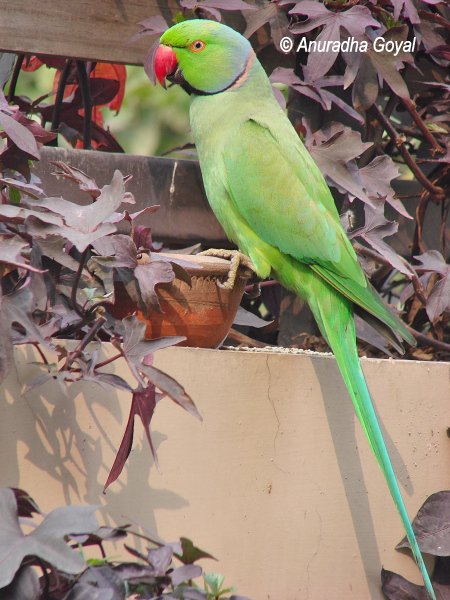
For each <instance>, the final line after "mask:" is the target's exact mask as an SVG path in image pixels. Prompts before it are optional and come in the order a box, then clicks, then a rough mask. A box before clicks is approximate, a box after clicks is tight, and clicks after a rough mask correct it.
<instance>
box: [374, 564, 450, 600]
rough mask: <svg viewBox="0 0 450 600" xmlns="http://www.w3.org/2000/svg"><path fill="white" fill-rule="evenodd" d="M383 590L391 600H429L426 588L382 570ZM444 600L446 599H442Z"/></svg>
mask: <svg viewBox="0 0 450 600" xmlns="http://www.w3.org/2000/svg"><path fill="white" fill-rule="evenodd" d="M381 586H382V587H381V589H382V590H383V593H384V594H385V595H386V597H387V598H388V599H389V600H428V599H429V596H428V593H427V591H426V590H425V586H421V585H416V584H415V583H411V582H410V581H408V580H407V579H405V578H404V577H402V576H401V575H397V573H393V572H392V571H386V570H385V569H382V570H381ZM442 600H444V597H442Z"/></svg>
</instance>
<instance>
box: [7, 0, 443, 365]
mask: <svg viewBox="0 0 450 600" xmlns="http://www.w3.org/2000/svg"><path fill="white" fill-rule="evenodd" d="M449 10H450V9H449V7H448V5H447V4H446V3H444V2H439V1H437V0H383V1H381V2H375V1H372V0H349V1H342V0H338V1H334V0H332V1H331V0H330V1H326V2H317V1H314V0H299V1H297V2H292V1H288V0H272V1H269V0H255V1H254V2H251V1H250V0H249V1H248V2H244V1H242V0H235V1H230V0H200V1H198V2H194V1H193V0H180V2H179V10H178V11H175V12H174V13H173V14H172V19H171V20H168V21H165V20H164V19H163V17H162V16H156V17H152V18H150V19H148V20H147V21H144V22H142V23H141V24H140V29H141V31H140V32H137V34H136V36H135V38H137V37H139V36H142V35H147V36H149V46H150V51H149V55H148V58H147V63H146V64H145V66H144V68H145V71H146V72H147V75H148V76H149V77H150V79H154V77H153V74H152V64H151V63H152V55H153V52H154V48H155V45H156V44H157V43H158V38H159V36H160V34H161V32H162V31H164V30H165V28H167V27H168V26H170V25H171V24H173V23H174V22H177V21H179V20H181V19H185V18H192V17H200V18H211V19H217V20H225V21H226V22H229V23H230V24H231V25H232V26H234V27H237V28H238V29H240V30H241V31H242V32H243V33H244V35H246V36H248V37H250V38H251V41H252V43H253V46H254V48H255V50H256V52H257V54H258V56H259V58H260V60H261V61H262V62H263V64H264V66H265V68H266V69H267V71H268V74H269V75H270V78H271V81H272V82H273V84H274V85H275V86H276V88H275V92H276V94H277V97H278V98H279V100H280V102H281V103H282V104H283V105H284V104H285V99H286V97H287V100H288V102H287V110H288V111H289V115H290V117H291V119H292V121H293V123H294V125H295V127H296V129H297V131H298V133H299V135H300V137H301V138H302V139H303V141H304V142H305V144H306V146H307V148H308V149H309V151H310V152H311V154H312V155H313V156H314V159H315V160H316V162H317V163H318V165H319V167H320V168H321V169H322V172H323V173H324V175H325V176H326V178H327V180H328V182H329V184H330V185H331V187H332V191H333V193H334V195H335V198H336V202H337V204H338V206H339V208H340V211H341V213H342V215H343V224H344V227H345V228H346V229H347V230H348V233H349V236H350V237H351V239H352V241H353V242H354V245H355V248H356V250H357V252H358V254H359V255H360V257H361V261H362V263H363V266H364V268H365V269H366V271H367V272H368V274H369V276H370V277H371V280H372V282H373V283H374V285H375V286H376V287H377V289H378V290H379V291H380V293H381V294H382V295H383V296H385V298H386V299H387V300H388V301H389V302H391V303H392V304H393V305H394V306H396V307H397V309H403V310H404V316H405V319H406V321H407V322H408V323H409V324H410V325H411V327H413V329H414V330H415V332H416V337H417V339H418V340H419V341H420V343H421V344H422V345H425V348H422V349H421V350H415V351H413V354H414V355H415V356H416V357H418V358H426V359H427V358H432V357H433V356H438V357H441V358H445V357H446V356H447V355H448V353H449V350H450V347H449V346H448V342H449V331H448V321H449V310H450V270H449V267H448V266H447V262H448V254H449V251H448V247H449V242H450V238H449V228H448V213H449V206H450V204H449V203H450V200H449V197H448V186H449V149H448V140H449V103H450V100H449V98H450V85H449V77H448V65H449V62H450V49H449V48H450V46H449V43H448V41H449V32H450V20H449V17H450V14H449ZM380 36H381V37H383V38H384V40H386V41H393V42H396V43H398V42H404V41H406V40H409V41H412V40H414V39H416V43H415V51H414V52H413V53H410V52H407V51H403V50H402V51H400V52H398V53H397V55H395V53H394V52H392V51H384V52H375V51H374V50H373V46H372V44H373V40H374V39H375V38H376V37H380ZM283 37H288V38H290V39H291V40H292V41H293V44H294V50H293V51H291V52H289V53H288V54H285V53H283V52H282V51H281V48H280V40H281V39H282V38H283ZM348 38H355V39H357V40H358V41H363V40H364V41H366V42H367V44H368V51H367V52H364V53H358V52H344V51H342V52H336V51H332V50H330V51H328V52H321V53H319V52H310V53H308V52H307V51H305V49H304V48H305V47H304V45H303V46H302V48H301V49H300V50H299V51H298V52H295V48H296V47H297V46H298V44H299V42H300V40H302V39H306V41H307V42H310V41H313V40H315V41H321V42H326V41H340V42H343V41H344V40H346V39H348ZM44 60H45V59H44ZM49 64H52V61H50V62H49ZM64 64H66V63H65V62H64V61H63V62H61V63H60V64H56V66H57V67H58V68H59V70H61V69H63V67H64ZM24 67H25V65H24ZM25 68H26V67H25ZM45 71H47V72H45ZM87 71H88V72H90V75H91V94H92V96H93V97H94V104H95V106H94V112H93V118H94V120H95V119H96V118H97V119H98V121H99V124H100V125H101V126H102V127H103V128H104V129H106V130H108V129H109V128H111V131H112V132H113V134H114V138H116V139H117V141H118V147H117V145H116V143H115V142H114V141H113V140H114V138H111V139H110V138H108V139H100V138H99V139H100V141H99V139H95V133H96V132H95V131H94V135H93V144H94V146H97V147H99V148H100V149H103V150H118V149H119V150H120V149H121V148H123V149H124V150H125V151H127V152H136V153H143V154H147V153H156V154H160V153H166V152H167V151H169V150H170V149H171V148H174V147H175V148H176V149H177V154H178V155H181V156H183V155H184V156H186V157H195V150H194V149H192V148H191V147H188V148H184V149H183V147H184V146H185V145H186V144H187V143H188V142H189V141H190V136H189V132H188V121H187V106H188V101H189V100H188V97H187V95H186V94H184V93H183V91H182V90H180V89H178V88H176V89H172V90H171V91H170V93H165V92H164V91H163V90H161V89H160V88H159V87H150V86H149V85H148V83H147V81H146V79H145V77H144V73H143V71H142V69H140V68H137V67H128V68H127V78H126V81H125V77H124V76H119V77H117V79H118V80H120V81H117V82H114V83H118V84H119V85H120V88H121V91H120V90H119V93H117V89H116V90H115V89H114V88H113V87H111V86H110V88H108V86H106V87H105V86H103V87H102V91H101V93H99V92H98V90H97V88H96V87H95V86H94V83H95V81H94V82H93V78H94V79H95V78H96V77H99V75H97V74H96V72H95V65H90V64H88V65H87ZM41 74H42V75H41ZM26 75H27V76H29V75H30V74H26ZM33 75H36V76H37V77H38V80H37V81H39V83H38V84H37V83H36V80H34V81H33V83H30V81H27V80H26V79H25V78H24V77H22V76H21V77H20V78H19V82H18V85H17V91H14V95H15V96H16V100H17V97H19V98H20V97H21V99H22V103H21V104H22V108H23V109H24V110H27V111H31V112H34V113H35V114H38V115H39V114H40V117H41V118H44V120H47V121H49V120H50V117H51V113H50V112H49V111H48V109H47V108H46V104H45V102H44V104H43V103H42V102H41V103H39V104H38V105H33V106H31V104H30V103H28V104H27V102H26V101H25V102H24V97H23V96H24V94H26V95H31V96H32V95H33V94H36V93H37V94H41V93H43V92H44V91H47V92H48V91H49V90H48V86H49V84H50V83H51V82H50V81H49V79H51V78H52V77H53V75H50V73H49V72H48V70H46V69H45V68H41V69H39V70H38V71H35V72H34V73H33ZM100 77H101V75H100ZM59 81H60V80H59ZM77 81H78V80H77V77H76V74H72V75H69V83H70V82H72V87H69V89H68V90H66V92H65V94H66V100H65V102H67V101H68V99H69V98H68V93H69V92H71V91H72V90H73V86H75V88H76V86H77ZM99 81H100V80H98V82H97V83H99ZM57 83H58V77H57V78H56V79H55V84H54V93H56V92H57V89H58V86H57ZM109 83H111V82H109ZM30 86H35V89H33V88H31V87H30ZM123 87H125V93H124V90H123ZM108 89H109V92H110V93H109V94H108V93H107V92H108ZM279 89H282V90H284V91H285V94H284V96H283V95H282V94H280V92H279ZM286 90H288V92H287V93H286ZM96 94H97V96H96ZM105 94H106V95H105ZM10 95H11V94H10ZM118 96H120V101H119V102H117V100H118ZM96 98H97V100H98V102H97V100H96ZM255 101H257V98H255ZM19 104H20V101H19ZM112 104H115V110H113V111H112V110H110V109H109V108H107V105H109V106H112ZM81 106H82V105H81V104H80V103H78V104H74V103H73V102H72V105H70V109H71V110H72V113H73V112H74V111H76V112H80V107H81ZM64 110H66V109H64ZM117 111H119V112H117ZM80 114H81V112H80ZM64 115H67V118H66V121H67V122H64V118H65V116H64ZM96 115H100V116H99V117H97V116H96ZM61 120H62V122H61V123H60V124H59V131H60V132H61V133H62V134H63V135H62V136H59V137H60V139H61V138H62V137H64V136H65V137H66V138H67V139H68V140H69V142H71V143H72V144H73V145H77V146H78V147H80V145H81V141H80V139H81V134H82V129H81V121H80V120H79V118H78V121H77V123H78V125H77V126H76V127H75V129H77V127H78V133H77V134H75V135H74V131H73V127H74V119H73V114H72V115H70V114H69V113H68V112H67V110H66V113H64V114H63V115H62V119H61ZM47 126H48V125H47ZM100 137H101V136H100ZM180 148H181V151H180ZM394 234H397V235H396V236H395V237H391V236H393V235H394ZM279 298H280V296H279V294H278V295H277V296H276V298H275V299H274V291H273V290H265V291H264V295H263V298H262V301H261V300H259V301H255V302H254V303H253V305H252V304H251V303H250V304H249V307H250V308H253V309H254V310H255V311H256V310H259V311H261V308H262V305H264V306H263V310H265V314H266V315H267V316H268V317H272V318H277V317H278V316H279V312H280V301H279ZM296 303H298V300H296V299H294V298H289V297H285V298H284V302H283V303H282V305H281V308H282V310H284V311H289V310H290V311H291V312H294V313H295V311H296V310H297V311H298V310H300V308H298V307H297V308H296ZM294 320H295V319H294ZM300 323H301V324H303V322H302V321H301V322H300ZM300 326H301V325H300ZM250 333H251V334H252V335H256V336H257V337H262V339H264V335H263V334H255V332H254V331H253V332H252V331H250ZM263 333H264V332H263ZM360 335H361V337H362V338H363V339H365V340H366V341H369V342H370V343H371V344H372V345H375V346H376V345H378V346H380V344H381V341H380V340H379V339H377V337H376V336H375V335H374V334H373V332H371V331H370V330H369V329H367V327H366V328H365V329H364V331H362V330H361V327H360ZM424 336H425V337H424ZM425 338H427V339H425ZM267 340H269V341H272V340H273V328H272V332H271V334H270V335H268V336H267V339H266V341H267ZM284 341H285V342H286V340H284ZM287 341H288V342H289V341H291V342H292V341H294V342H296V343H297V345H299V343H298V342H299V339H298V338H295V337H294V338H292V337H291V338H290V339H289V338H288V340H287ZM312 341H313V339H312V338H309V339H308V340H306V344H307V345H308V344H311V342H312ZM430 341H431V345H430ZM300 345H301V344H300ZM383 349H384V350H386V348H385V347H384V346H383Z"/></svg>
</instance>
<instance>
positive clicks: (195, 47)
mask: <svg viewBox="0 0 450 600" xmlns="http://www.w3.org/2000/svg"><path fill="white" fill-rule="evenodd" d="M205 47H206V44H205V42H202V40H195V42H192V44H191V45H190V46H189V50H192V52H201V51H202V50H204V49H205Z"/></svg>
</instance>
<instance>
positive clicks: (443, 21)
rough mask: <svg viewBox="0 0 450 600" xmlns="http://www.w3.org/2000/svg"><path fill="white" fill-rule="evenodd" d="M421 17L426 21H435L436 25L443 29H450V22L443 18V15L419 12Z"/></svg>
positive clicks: (426, 11)
mask: <svg viewBox="0 0 450 600" xmlns="http://www.w3.org/2000/svg"><path fill="white" fill-rule="evenodd" d="M419 17H420V18H422V19H424V20H425V21H433V22H434V23H438V24H439V25H440V26H441V27H446V28H447V29H450V21H447V19H445V18H444V17H441V15H438V14H437V13H433V12H430V11H428V10H419Z"/></svg>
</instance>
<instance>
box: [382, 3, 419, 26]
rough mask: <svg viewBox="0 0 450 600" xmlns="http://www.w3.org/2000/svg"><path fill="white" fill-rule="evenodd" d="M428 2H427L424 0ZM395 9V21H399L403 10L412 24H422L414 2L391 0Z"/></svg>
mask: <svg viewBox="0 0 450 600" xmlns="http://www.w3.org/2000/svg"><path fill="white" fill-rule="evenodd" d="M424 1H425V2H426V0H424ZM390 2H391V4H392V6H393V7H394V19H395V20H396V21H398V18H399V17H400V13H401V12H402V9H403V15H404V17H405V18H406V19H408V21H409V22H410V23H412V24H413V25H417V24H418V23H420V17H419V13H418V12H417V8H416V7H415V6H414V3H413V0H390Z"/></svg>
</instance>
